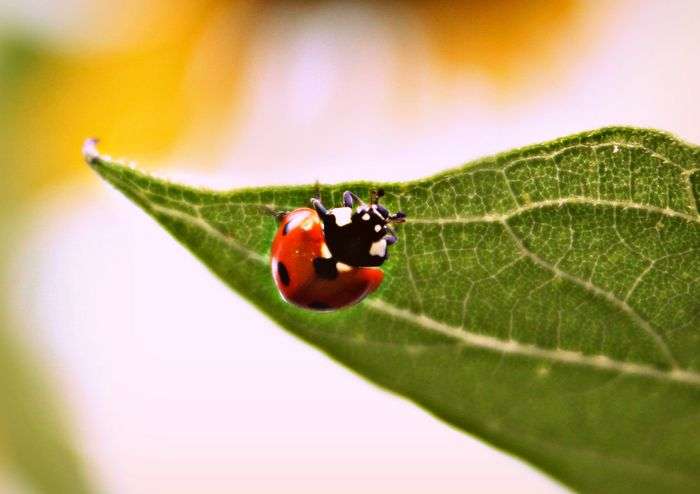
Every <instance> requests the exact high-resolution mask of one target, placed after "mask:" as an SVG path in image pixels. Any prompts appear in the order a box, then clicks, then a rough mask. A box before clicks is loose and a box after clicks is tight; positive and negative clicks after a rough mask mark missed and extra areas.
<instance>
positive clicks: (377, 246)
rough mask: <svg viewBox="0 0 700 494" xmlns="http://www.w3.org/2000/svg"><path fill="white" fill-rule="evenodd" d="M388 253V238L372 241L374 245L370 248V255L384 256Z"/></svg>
mask: <svg viewBox="0 0 700 494" xmlns="http://www.w3.org/2000/svg"><path fill="white" fill-rule="evenodd" d="M385 254H386V240H384V239H381V240H377V241H376V242H372V246H371V247H370V248H369V255H370V256H378V257H384V255H385Z"/></svg>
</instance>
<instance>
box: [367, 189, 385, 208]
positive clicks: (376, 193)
mask: <svg viewBox="0 0 700 494" xmlns="http://www.w3.org/2000/svg"><path fill="white" fill-rule="evenodd" d="M370 195H371V198H372V199H371V202H372V204H379V199H381V198H382V197H384V189H377V190H373V191H372V192H370Z"/></svg>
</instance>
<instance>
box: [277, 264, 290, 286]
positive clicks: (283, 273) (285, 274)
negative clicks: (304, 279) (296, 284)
mask: <svg viewBox="0 0 700 494" xmlns="http://www.w3.org/2000/svg"><path fill="white" fill-rule="evenodd" d="M277 274H278V275H279V277H280V281H281V282H282V284H283V285H284V286H289V282H290V281H291V280H290V279H289V271H287V266H285V265H284V263H282V262H278V263H277Z"/></svg>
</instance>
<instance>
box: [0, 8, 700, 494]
mask: <svg viewBox="0 0 700 494" xmlns="http://www.w3.org/2000/svg"><path fill="white" fill-rule="evenodd" d="M699 21H700V2H696V1H694V0H688V1H680V0H678V1H675V0H664V1H645V2H639V1H608V2H584V1H581V0H533V1H508V0H471V1H466V2H461V3H460V2H455V1H450V2H448V1H445V2H442V1H419V0H414V1H406V2H399V1H396V2H340V1H292V0H287V1H252V0H251V1H239V2H237V1H217V0H210V1H202V0H199V1H194V0H151V1H149V2H142V1H137V0H123V1H122V2H119V5H117V3H115V2H110V1H106V0H90V1H87V0H64V1H60V2H59V1H50V0H22V1H20V0H0V171H1V172H2V179H0V253H1V254H2V256H1V257H0V275H1V276H2V277H1V278H0V492H2V493H5V492H8V493H34V492H52V493H53V492H56V493H62V492H71V493H78V492H105V493H152V492H167V493H174V494H178V493H191V492H202V493H213V494H216V493H229V492H251V493H254V492H260V493H262V492H280V491H284V492H305V493H314V492H319V493H320V492H329V491H333V492H348V493H350V492H358V491H363V492H378V491H384V492H386V491H388V492H398V491H401V492H403V493H413V492H416V493H417V492H426V491H429V490H433V491H438V492H463V491H464V490H465V489H470V490H472V491H477V492H479V491H481V492H484V491H489V492H509V491H510V492H512V491H514V490H517V491H519V492H562V491H564V489H563V488H562V487H561V486H559V485H558V484H557V483H555V482H553V481H551V480H550V479H548V478H547V477H545V476H543V475H541V474H540V473H538V472H537V471H535V470H533V469H532V468H530V467H529V466H527V465H526V464H524V463H522V462H520V461H519V460H516V459H513V458H510V457H509V456H507V455H505V454H503V453H501V452H499V451H497V450H495V449H493V448H491V447H489V446H487V445H483V444H480V443H479V442H478V441H476V440H474V439H473V438H471V437H469V436H466V435H464V434H461V433H459V432H456V431H454V430H452V429H451V428H449V427H448V426H446V425H444V424H442V423H440V422H438V421H437V420H436V419H434V418H433V417H431V416H429V415H428V414H427V413H426V412H424V411H422V410H420V409H418V408H417V407H415V406H413V405H411V404H410V403H408V402H406V401H404V400H402V399H400V398H398V397H395V396H393V395H390V394H388V393H385V392H383V391H381V390H379V389H377V388H376V387H375V386H373V385H371V384H369V383H367V382H365V381H363V380H361V379H360V378H358V377H357V376H355V375H354V374H352V373H350V372H348V371H347V370H346V369H344V368H341V367H340V366H338V365H337V364H335V363H334V362H332V361H330V360H329V359H328V358H327V357H325V356H324V355H322V354H320V353H319V352H318V351H316V350H315V349H313V348H311V347H309V346H307V345H305V344H302V343H301V342H299V341H297V340H296V339H295V338H294V337H292V336H289V335H288V334H286V333H285V332H284V331H283V330H281V329H280V328H278V327H277V326H275V325H274V324H273V323H271V322H270V321H269V320H267V319H266V318H265V317H264V316H263V315H261V314H260V313H258V312H257V311H256V310H255V309H253V308H251V307H249V306H248V305H247V304H246V303H245V302H243V301H241V300H240V299H239V297H238V296H237V295H236V294H233V293H231V292H230V291H229V290H228V289H226V288H225V287H224V286H223V284H222V283H221V282H219V281H218V280H217V279H215V278H214V277H212V276H211V275H210V274H209V273H208V272H207V270H206V269H205V268H204V267H203V266H201V265H200V264H199V262H198V261H196V260H195V259H194V258H193V257H192V256H191V255H190V254H188V253H187V252H186V251H185V250H184V248H182V247H181V246H180V245H179V244H177V243H176V242H175V241H173V240H172V239H171V238H169V237H168V235H167V234H166V233H165V232H163V231H162V229H161V228H160V227H159V226H157V225H156V224H155V223H154V222H153V221H152V220H150V219H149V218H147V217H146V216H145V215H144V214H142V213H141V212H140V211H138V210H137V209H136V207H135V206H133V205H132V204H131V203H129V202H128V201H127V200H126V199H125V198H123V197H121V196H120V195H119V194H117V193H116V192H114V191H112V190H111V189H109V187H107V186H106V185H105V184H104V183H101V182H100V180H98V178H97V177H96V176H94V175H93V174H92V173H91V172H90V170H89V169H88V167H87V166H86V165H85V164H84V163H83V161H82V158H81V156H80V147H81V144H82V142H83V140H84V139H85V138H86V137H88V136H93V135H95V136H99V137H100V138H101V139H102V142H103V144H102V150H103V151H105V152H107V153H109V154H113V155H117V156H125V157H129V158H132V159H135V160H136V161H137V162H138V163H139V166H141V167H142V168H144V169H147V170H149V171H154V172H158V173H159V174H161V175H164V176H167V177H170V178H172V179H176V180H187V181H189V182H192V183H196V184H203V185H209V186H213V187H216V188H230V187H237V186H246V185H263V184H273V183H310V182H313V181H315V180H317V179H318V180H321V181H323V182H334V181H339V180H356V179H368V180H386V179H389V180H404V179H409V178H417V177H420V176H424V175H427V174H430V173H434V172H437V171H440V170H443V169H445V168H448V167H451V166H454V165H458V164H461V163H463V162H465V161H468V160H471V159H473V158H477V157H479V156H482V155H485V154H490V153H494V152H498V151H503V150H507V149H509V148H512V147H515V146H520V145H525V144H531V143H536V142H539V141H542V140H546V139H551V138H555V137H559V136H563V135H566V134H570V133H573V132H577V131H582V130H588V129H592V128H596V127H600V126H603V125H610V124H630V125H636V126H649V127H656V128H661V129H664V130H667V131H670V132H673V133H675V134H677V135H679V136H680V137H682V138H684V139H686V140H689V141H692V142H696V143H700V119H699V118H698V116H699V115H700V99H699V98H698V96H697V91H698V88H700V63H699V61H698V57H697V53H698V49H700V30H699V29H698V25H699Z"/></svg>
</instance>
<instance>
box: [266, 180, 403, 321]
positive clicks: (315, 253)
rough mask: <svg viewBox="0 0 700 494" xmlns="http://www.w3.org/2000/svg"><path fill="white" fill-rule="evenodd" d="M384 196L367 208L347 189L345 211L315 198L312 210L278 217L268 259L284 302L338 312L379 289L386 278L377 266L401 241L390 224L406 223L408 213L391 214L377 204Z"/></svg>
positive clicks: (378, 194) (376, 195)
mask: <svg viewBox="0 0 700 494" xmlns="http://www.w3.org/2000/svg"><path fill="white" fill-rule="evenodd" d="M382 195H383V191H381V190H380V191H377V192H373V193H372V200H371V203H370V204H365V203H364V202H362V200H361V199H360V198H359V197H357V196H356V195H355V194H353V193H352V192H349V191H348V192H345V193H344V194H343V206H342V207H338V208H333V209H328V210H327V209H326V208H325V207H324V206H323V204H322V203H321V201H320V200H319V199H317V198H314V199H312V200H311V204H312V206H313V209H312V208H299V209H295V210H294V211H291V212H289V213H284V214H282V215H280V226H279V229H278V230H277V234H276V235H275V239H274V241H273V242H272V251H271V255H270V257H271V267H272V276H273V278H274V280H275V283H276V285H277V288H278V289H279V292H280V294H281V295H282V297H283V298H284V299H285V300H286V301H288V302H290V303H292V304H294V305H298V306H299V307H303V308H305V309H313V310H321V311H328V310H335V309H340V308H343V307H347V306H350V305H353V304H356V303H358V302H359V301H361V300H362V299H363V298H365V297H366V296H367V295H369V294H370V293H372V292H373V291H374V290H376V289H377V288H378V287H379V285H380V284H381V282H382V279H383V278H384V272H383V271H382V270H381V269H380V268H379V266H381V265H382V264H383V263H384V261H386V259H387V257H388V252H387V250H388V249H387V248H388V247H389V246H390V245H393V244H394V243H396V240H397V238H396V234H395V233H394V231H393V230H392V229H391V226H390V224H391V223H403V222H404V221H406V215H405V214H403V213H401V212H399V213H396V214H391V213H389V211H387V209H386V208H385V207H384V206H382V205H380V204H379V198H380V197H382ZM355 202H357V203H358V205H357V206H356V207H355ZM353 208H354V209H353Z"/></svg>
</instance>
